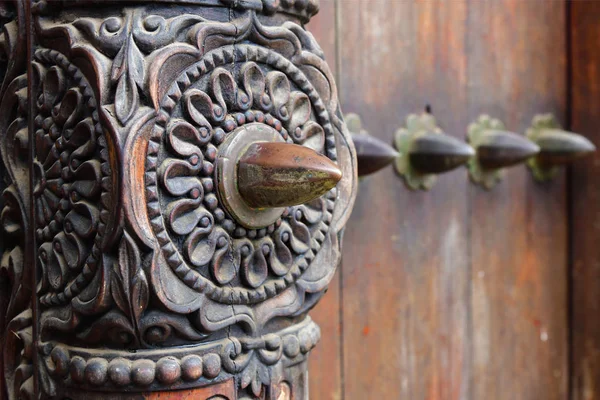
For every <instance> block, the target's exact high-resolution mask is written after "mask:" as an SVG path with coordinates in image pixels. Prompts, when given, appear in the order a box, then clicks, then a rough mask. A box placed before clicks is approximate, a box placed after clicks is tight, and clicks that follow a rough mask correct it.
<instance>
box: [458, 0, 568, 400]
mask: <svg viewBox="0 0 600 400" xmlns="http://www.w3.org/2000/svg"><path fill="white" fill-rule="evenodd" d="M565 11H566V6H565V3H563V2H559V1H552V2H538V1H495V2H471V4H470V6H469V14H468V21H469V22H468V23H469V31H468V38H467V40H468V47H469V53H468V59H469V67H468V69H469V72H468V75H469V84H468V85H467V87H466V90H467V93H468V95H467V96H468V102H469V119H470V120H473V119H475V118H476V117H477V116H478V115H479V114H481V113H489V114H492V116H494V117H496V118H499V119H501V120H502V121H503V122H504V123H505V124H506V126H507V127H508V128H509V129H511V130H514V131H515V132H520V133H524V132H525V130H526V129H527V128H528V127H529V126H530V124H531V120H532V118H533V116H534V115H535V114H538V113H542V112H552V113H553V114H554V115H556V116H557V117H558V118H559V120H561V121H562V122H564V117H565V108H566V100H567V99H566V49H567V47H566V26H567V25H566V16H565ZM507 21H510V23H507ZM465 122H467V121H465ZM565 188H566V186H565V175H564V174H561V175H560V176H559V177H557V179H555V180H553V181H552V182H548V183H545V184H539V183H536V182H534V180H533V178H532V176H531V174H530V172H529V171H528V170H527V169H526V168H525V167H524V166H520V167H515V168H511V169H509V170H508V171H507V174H506V176H505V179H504V180H503V181H502V182H501V183H500V184H499V185H498V186H497V187H495V188H494V190H492V191H491V192H486V191H483V190H481V189H479V188H476V187H472V189H471V197H470V203H471V212H470V216H471V218H470V232H471V233H470V236H471V245H470V247H471V250H470V252H471V253H470V254H471V271H472V272H471V287H472V288H471V311H470V312H471V313H472V316H471V318H470V319H471V321H472V327H471V330H472V334H471V337H472V343H473V345H472V349H473V350H472V360H473V365H472V368H473V369H472V371H471V372H470V375H471V377H472V392H471V396H472V398H473V399H506V398H511V399H548V400H550V399H564V398H565V397H566V396H567V379H568V369H567V368H568V359H567V352H568V348H567V331H568V318H567V296H566V290H567V214H566V208H567V204H566V192H565Z"/></svg>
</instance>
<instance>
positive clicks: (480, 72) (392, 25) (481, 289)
mask: <svg viewBox="0 0 600 400" xmlns="http://www.w3.org/2000/svg"><path fill="white" fill-rule="evenodd" d="M340 13H341V23H340V31H339V33H338V34H339V40H340V48H339V50H340V53H341V57H340V59H339V60H338V63H339V65H340V69H341V70H342V74H341V76H340V92H341V94H342V100H341V101H342V105H343V106H344V110H345V112H357V113H359V114H360V115H361V117H362V119H363V123H364V126H365V128H366V129H367V130H369V131H370V132H372V133H375V134H377V135H378V136H379V137H380V138H381V139H383V140H389V139H390V138H391V137H392V134H393V132H394V131H395V130H396V129H397V128H398V127H400V126H401V125H402V124H403V122H404V121H403V118H404V117H405V116H406V115H407V114H408V113H410V112H419V111H421V110H422V109H423V108H424V107H425V106H426V105H427V104H429V105H431V106H432V108H433V113H434V115H435V116H436V118H437V120H438V123H439V124H440V125H441V126H442V128H443V129H444V130H445V131H446V132H448V133H450V134H453V135H455V136H457V137H461V138H462V137H464V135H466V128H467V126H468V124H469V123H470V122H472V121H474V120H475V119H476V118H477V117H478V115H479V114H481V113H488V114H491V115H492V116H494V117H499V118H501V119H502V120H503V121H504V122H505V124H506V125H507V128H508V129H510V130H515V131H518V132H524V130H525V128H526V127H527V126H528V125H529V123H530V122H531V118H532V117H533V115H534V114H537V113H539V112H553V113H555V114H556V115H557V116H559V118H564V111H565V101H566V81H565V77H566V62H565V61H566V58H565V57H566V43H565V26H566V21H565V5H564V3H562V2H552V3H548V4H546V3H544V5H543V6H542V5H541V3H540V2H522V1H498V2H470V3H467V2H463V1H459V2H451V4H450V3H442V2H416V1H415V2H396V1H386V2H378V3H377V4H376V6H374V5H373V3H369V2H344V1H342V2H340ZM507 21H509V22H507ZM360 189H361V190H360V194H359V198H358V202H357V206H356V208H355V211H354V215H353V218H352V219H351V221H350V224H349V226H348V230H347V236H346V239H345V248H344V260H345V263H344V267H343V270H342V271H341V274H342V282H343V285H342V287H343V290H342V298H343V303H342V307H343V310H342V315H343V321H342V322H343V327H344V329H343V333H342V340H343V349H344V353H343V360H344V361H343V371H344V373H343V382H344V386H343V391H342V398H345V399H362V398H410V399H413V398H414V399H419V398H423V399H506V398H507V396H509V397H510V398H519V399H537V398H544V399H546V398H548V399H554V398H564V397H565V396H566V383H567V374H568V371H567V369H566V368H567V348H566V332H567V328H566V326H567V314H566V265H567V258H566V255H567V253H566V252H567V236H566V233H567V230H566V226H567V221H566V213H565V210H566V203H565V192H564V189H565V186H564V175H563V176H562V178H560V179H558V180H556V181H554V182H553V183H550V184H548V185H545V186H541V185H539V184H536V183H534V182H533V179H532V178H531V176H530V175H529V173H528V172H527V171H526V169H525V168H524V167H521V168H514V169H512V170H510V171H509V172H508V175H507V177H506V179H505V180H504V181H503V182H502V183H501V184H500V185H499V186H498V187H496V188H495V189H494V191H493V192H484V191H482V189H480V188H476V187H473V188H469V187H468V186H467V180H466V176H465V172H464V171H463V170H461V171H458V172H454V173H451V174H449V175H446V176H443V177H442V178H440V179H439V181H438V184H437V185H436V186H435V187H434V188H433V190H432V191H431V192H429V193H425V194H416V193H408V192H406V191H405V190H404V189H403V188H402V187H401V184H400V182H398V181H397V179H395V178H394V177H393V176H392V174H391V171H385V172H382V173H380V174H379V175H376V176H374V177H372V178H369V179H367V180H365V181H363V182H362V183H361V188H360ZM326 336H327V335H326ZM538 360H539V361H538ZM315 373H316V371H315V370H313V371H312V374H315Z"/></svg>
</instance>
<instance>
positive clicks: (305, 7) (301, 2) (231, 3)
mask: <svg viewBox="0 0 600 400" xmlns="http://www.w3.org/2000/svg"><path fill="white" fill-rule="evenodd" d="M128 2H130V3H134V4H135V3H138V4H139V3H143V4H148V3H170V4H193V5H201V6H212V7H215V6H221V7H229V8H234V9H238V10H254V11H257V12H261V13H263V14H265V15H273V14H275V13H278V12H281V13H285V14H289V15H292V16H295V17H297V18H299V19H300V20H301V21H302V22H304V23H306V22H308V21H310V19H311V18H312V17H313V16H315V15H316V14H317V13H318V12H319V0H128ZM49 3H50V1H49V0H35V4H34V6H33V11H34V12H38V13H45V12H46V10H52V9H54V8H56V7H57V5H60V6H61V7H64V8H70V7H81V6H85V5H97V4H101V5H106V4H107V3H116V4H120V5H122V4H123V3H124V1H123V0H54V1H52V4H49ZM56 3H58V4H56Z"/></svg>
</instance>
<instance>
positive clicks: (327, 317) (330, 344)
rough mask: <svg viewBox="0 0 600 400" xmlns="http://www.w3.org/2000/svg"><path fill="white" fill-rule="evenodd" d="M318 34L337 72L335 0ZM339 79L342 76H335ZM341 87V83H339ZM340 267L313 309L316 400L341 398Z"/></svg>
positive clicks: (313, 26)
mask: <svg viewBox="0 0 600 400" xmlns="http://www.w3.org/2000/svg"><path fill="white" fill-rule="evenodd" d="M306 28H307V29H308V30H310V32H311V33H312V34H313V35H314V36H315V39H316V40H317V41H318V42H319V45H320V46H321V48H322V49H323V52H324V53H325V59H326V60H327V63H328V64H329V66H330V68H331V70H332V71H336V65H337V64H336V45H335V44H336V29H335V3H334V0H321V7H320V11H319V13H318V14H317V15H316V16H314V17H313V19H312V20H311V21H310V23H308V24H307V27H306ZM336 82H338V84H339V79H338V78H337V76H336ZM338 90H339V86H338ZM339 286H340V280H339V269H338V272H336V274H335V276H334V277H333V280H332V281H331V283H330V284H329V290H328V292H327V293H326V294H325V296H324V297H323V299H322V300H321V303H320V304H321V305H320V306H319V307H316V308H314V309H313V310H312V311H311V317H312V318H313V320H314V321H315V322H316V323H317V324H319V326H320V327H321V331H322V332H326V335H325V336H321V341H320V342H319V344H318V345H317V347H315V349H314V350H313V352H312V353H311V355H310V357H309V374H308V376H309V379H310V384H309V390H310V398H311V399H315V400H341V399H342V397H341V393H342V375H341V373H342V372H341V322H340V321H341V320H340V310H341V308H340V307H341V292H340V290H339Z"/></svg>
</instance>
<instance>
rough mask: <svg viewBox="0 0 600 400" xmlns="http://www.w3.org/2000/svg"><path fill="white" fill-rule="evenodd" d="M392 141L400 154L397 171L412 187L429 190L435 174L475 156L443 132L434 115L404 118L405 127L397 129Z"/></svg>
mask: <svg viewBox="0 0 600 400" xmlns="http://www.w3.org/2000/svg"><path fill="white" fill-rule="evenodd" d="M394 144H395V147H396V149H397V150H398V151H399V153H400V156H399V157H397V158H396V163H395V169H396V172H397V173H398V174H399V175H400V176H402V178H403V179H404V182H405V184H406V185H407V187H408V188H410V189H412V190H417V189H422V190H429V189H431V187H432V186H433V184H434V183H435V181H436V179H437V178H436V175H437V174H441V173H444V172H447V171H450V170H453V169H455V168H457V167H459V166H461V165H464V164H465V163H466V162H468V161H469V159H470V158H471V157H473V156H474V155H475V151H474V150H473V148H472V147H471V146H469V145H468V144H467V143H464V142H463V141H460V140H458V139H456V138H454V137H452V136H450V135H447V134H445V133H443V132H442V130H441V129H440V128H439V127H438V126H437V123H436V120H435V118H434V117H433V115H431V114H429V113H422V114H420V115H417V114H411V115H409V116H408V117H407V120H406V127H405V128H400V129H398V130H397V131H396V134H395V137H394Z"/></svg>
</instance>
